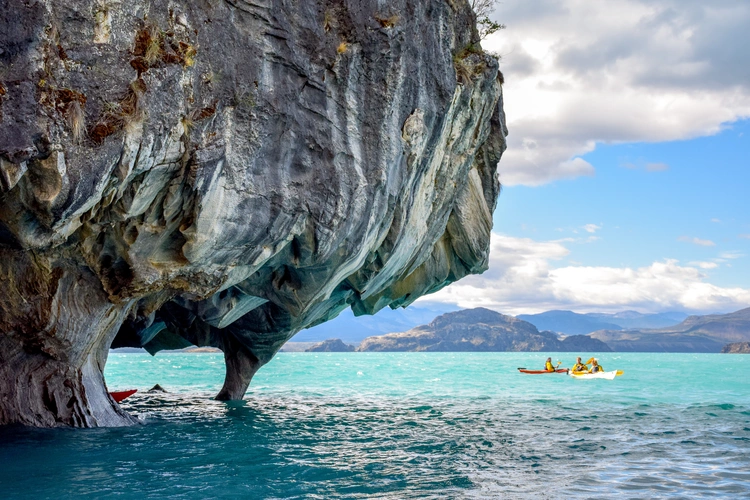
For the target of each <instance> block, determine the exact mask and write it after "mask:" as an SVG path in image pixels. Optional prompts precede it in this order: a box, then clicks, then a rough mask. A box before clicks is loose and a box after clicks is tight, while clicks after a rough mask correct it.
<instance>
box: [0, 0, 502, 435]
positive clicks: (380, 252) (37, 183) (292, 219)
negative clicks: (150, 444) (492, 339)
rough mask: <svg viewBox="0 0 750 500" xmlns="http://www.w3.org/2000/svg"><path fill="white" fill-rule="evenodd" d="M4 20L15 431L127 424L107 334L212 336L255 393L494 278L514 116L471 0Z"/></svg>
mask: <svg viewBox="0 0 750 500" xmlns="http://www.w3.org/2000/svg"><path fill="white" fill-rule="evenodd" d="M0 25H1V26H2V29H0V273H1V275H2V279H3V282H4V286H3V287H2V290H0V313H2V317H0V424H7V423H14V422H19V423H23V424H29V425H41V426H52V425H72V426H99V425H127V424H129V423H132V422H133V419H132V418H131V417H129V416H128V415H126V414H125V413H124V412H123V411H122V410H120V408H119V407H118V405H117V404H116V403H115V402H114V401H112V400H111V398H109V397H108V395H107V392H106V385H105V383H104V379H103V377H102V370H103V368H104V364H105V363H106V357H107V352H108V349H109V347H110V346H115V347H117V346H121V347H124V346H143V347H145V348H146V349H147V350H149V351H150V352H152V353H155V352H157V351H158V350H160V349H169V348H178V347H184V346H187V345H191V344H193V345H198V346H214V347H218V348H220V349H222V350H223V351H224V353H225V358H226V362H227V376H226V380H225V384H224V387H223V389H222V391H221V392H220V394H219V396H218V397H219V398H220V399H237V398H241V397H242V396H243V395H244V393H245V391H246V389H247V387H248V384H249V383H250V380H251V378H252V376H253V374H254V373H255V372H256V371H257V370H258V368H260V367H261V366H262V365H263V364H264V363H266V362H268V361H269V360H270V359H271V357H272V356H273V355H274V354H275V353H276V352H277V351H278V350H279V348H280V347H281V346H282V345H283V344H284V343H285V342H286V341H287V340H289V339H290V338H291V337H292V336H293V335H294V334H295V333H296V332H298V331H299V330H301V329H303V328H306V327H309V326H312V325H315V324H318V323H321V322H324V321H326V320H328V319H330V318H332V317H335V316H336V315H337V314H338V313H340V312H341V311H342V310H344V309H345V308H348V307H351V308H352V309H353V310H354V311H355V313H356V314H372V313H375V312H376V311H378V310H380V309H381V308H383V307H386V306H390V307H394V308H395V307H403V306H406V305H408V304H410V303H411V302H413V301H414V300H416V299H417V298H418V297H420V296H422V295H424V294H427V293H431V292H434V291H436V290H438V289H440V288H442V287H443V286H445V285H447V284H448V283H451V282H453V281H456V280H458V279H460V278H461V277H463V276H465V275H467V274H470V273H479V272H482V271H483V270H485V269H486V266H487V260H488V259H487V257H488V247H489V236H490V230H491V225H492V212H493V210H494V207H495V203H496V199H497V196H498V194H499V189H500V185H499V182H498V179H497V175H496V164H497V162H498V160H499V158H500V156H501V154H502V152H503V151H504V149H505V136H506V134H507V130H506V129H505V123H504V114H503V110H502V86H501V81H502V78H501V77H499V73H498V68H497V62H496V60H495V59H493V58H492V57H490V56H488V55H486V54H484V53H482V52H481V51H480V50H476V49H475V50H472V51H468V52H467V51H466V48H467V47H470V46H471V47H476V44H477V43H478V40H477V33H476V30H475V28H474V16H473V14H472V12H471V9H470V8H469V6H468V4H467V2H465V1H464V0H451V1H448V0H429V1H423V0H389V1H388V2H369V1H365V0H315V1H309V2H294V1H291V0H258V1H250V0H225V1H217V2H183V3H179V4H175V3H174V2H168V1H167V0H149V1H145V0H143V1H140V0H135V1H133V2H122V3H118V2H105V3H102V2H98V1H92V0H61V1H58V2H45V3H42V2H28V3H23V4H20V5H16V3H15V2H13V3H11V2H10V1H9V0H0ZM457 57H458V58H459V59H460V60H461V68H470V71H467V70H465V69H462V70H461V74H457V64H456V58H457ZM463 59H465V61H464V60H463Z"/></svg>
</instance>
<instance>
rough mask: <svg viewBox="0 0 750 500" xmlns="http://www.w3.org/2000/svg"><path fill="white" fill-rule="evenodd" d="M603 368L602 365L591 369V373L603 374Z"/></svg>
mask: <svg viewBox="0 0 750 500" xmlns="http://www.w3.org/2000/svg"><path fill="white" fill-rule="evenodd" d="M603 371H604V367H603V366H602V365H596V366H592V367H591V373H596V372H603Z"/></svg>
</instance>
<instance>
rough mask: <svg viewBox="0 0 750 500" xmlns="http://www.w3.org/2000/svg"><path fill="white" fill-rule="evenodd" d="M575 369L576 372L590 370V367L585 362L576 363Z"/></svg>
mask: <svg viewBox="0 0 750 500" xmlns="http://www.w3.org/2000/svg"><path fill="white" fill-rule="evenodd" d="M573 371H574V372H587V371H589V369H588V367H587V366H586V365H584V364H583V363H576V365H575V366H574V367H573Z"/></svg>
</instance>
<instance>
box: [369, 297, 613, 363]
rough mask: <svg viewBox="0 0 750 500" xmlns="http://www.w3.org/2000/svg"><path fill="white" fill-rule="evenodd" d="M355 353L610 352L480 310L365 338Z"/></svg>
mask: <svg viewBox="0 0 750 500" xmlns="http://www.w3.org/2000/svg"><path fill="white" fill-rule="evenodd" d="M357 350H358V351H381V352H402V351H442V352H452V351H493V352H496V351H501V352H505V351H514V352H520V351H548V352H611V351H612V349H610V348H609V346H607V344H605V343H604V342H601V341H599V340H596V339H592V338H591V337H589V336H587V335H572V336H570V337H566V338H565V339H563V340H560V339H558V338H557V335H555V334H554V333H553V332H549V331H543V332H540V331H539V330H537V329H536V327H535V326H534V325H532V324H531V323H529V322H527V321H523V320H521V319H518V318H514V317H513V316H506V315H504V314H500V313H498V312H495V311H491V310H489V309H485V308H483V307H477V308H476V309H465V310H463V311H457V312H451V313H447V314H443V315H442V316H438V317H437V318H435V319H434V320H433V321H432V322H431V323H429V324H427V325H422V326H418V327H416V328H413V329H411V330H409V331H407V332H403V333H389V334H387V335H381V336H378V337H368V338H366V339H365V340H363V341H362V343H361V344H360V345H359V347H358V348H357Z"/></svg>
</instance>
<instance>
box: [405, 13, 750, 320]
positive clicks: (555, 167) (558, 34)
mask: <svg viewBox="0 0 750 500" xmlns="http://www.w3.org/2000/svg"><path fill="white" fill-rule="evenodd" d="M491 17H492V19H493V20H494V21H497V22H499V23H502V24H505V25H506V26H507V28H506V29H505V30H502V31H499V32H497V33H495V34H493V35H490V37H488V38H487V39H486V40H485V41H484V42H483V43H482V45H483V47H484V49H485V50H488V51H490V52H493V53H496V54H499V55H500V56H501V59H500V69H501V71H502V72H503V74H504V78H505V85H504V87H503V92H504V101H505V112H506V115H507V123H508V129H509V131H510V134H509V136H508V150H507V151H506V153H505V154H504V156H503V158H502V160H501V161H500V164H499V165H498V171H499V174H500V180H501V182H502V184H503V190H502V193H501V195H500V198H499V199H498V204H497V209H496V211H495V215H494V229H493V235H492V244H491V252H490V269H489V270H488V271H487V272H486V273H485V274H483V275H481V276H471V277H467V278H464V279H463V280H461V281H459V282H458V283H455V284H453V285H450V286H449V287H447V288H445V289H443V290H441V291H440V292H438V293H436V294H433V295H431V296H428V297H425V298H423V299H420V302H421V303H422V304H423V305H426V304H430V303H431V304H443V305H446V306H447V305H452V306H458V307H478V306H484V307H489V308H492V309H495V310H497V311H499V312H502V313H505V314H514V315H515V314H521V313H536V312H541V311H546V310H550V309H568V310H573V311H576V312H618V311H623V310H636V311H640V312H643V313H649V312H666V311H682V312H687V313H694V314H706V313H714V312H715V313H723V312H730V311H735V310H738V309H742V308H745V307H750V201H748V190H749V189H750V51H748V50H747V47H749V46H750V30H748V29H747V27H748V26H750V2H747V1H741V0H733V1H725V0H713V1H712V2H705V1H693V0H649V1H638V0H609V1H607V2H591V1H589V0H535V1H533V2H529V1H526V0H503V1H501V2H499V3H498V4H497V6H496V8H495V10H494V12H493V13H492V16H491Z"/></svg>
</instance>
